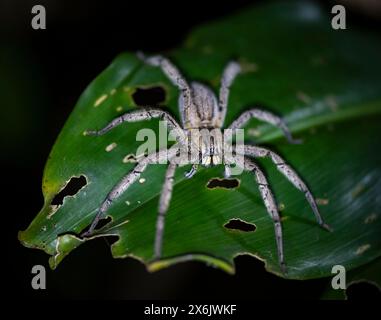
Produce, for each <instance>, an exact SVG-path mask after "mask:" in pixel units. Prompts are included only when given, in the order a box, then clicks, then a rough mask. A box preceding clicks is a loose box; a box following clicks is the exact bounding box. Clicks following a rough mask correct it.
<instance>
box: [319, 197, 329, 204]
mask: <svg viewBox="0 0 381 320" xmlns="http://www.w3.org/2000/svg"><path fill="white" fill-rule="evenodd" d="M316 203H317V204H318V205H320V206H326V205H327V204H328V203H329V199H323V198H318V199H316Z"/></svg>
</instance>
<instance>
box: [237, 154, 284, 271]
mask: <svg viewBox="0 0 381 320" xmlns="http://www.w3.org/2000/svg"><path fill="white" fill-rule="evenodd" d="M244 166H245V170H246V171H250V172H253V173H254V175H255V179H256V181H257V183H258V185H259V191H260V193H261V197H262V199H263V202H264V204H265V206H266V209H267V212H268V213H269V215H270V217H271V219H272V220H273V222H274V229H275V239H276V244H277V252H278V259H279V264H280V267H281V270H282V272H284V273H285V272H286V264H285V261H284V252H283V236H282V225H281V222H280V216H279V212H278V207H277V205H276V202H275V199H274V196H273V194H272V192H271V190H270V187H269V184H268V182H267V179H266V177H265V175H264V174H263V172H262V170H261V169H260V168H259V167H258V166H257V165H256V164H255V163H254V162H252V161H251V160H249V159H247V158H245V164H244Z"/></svg>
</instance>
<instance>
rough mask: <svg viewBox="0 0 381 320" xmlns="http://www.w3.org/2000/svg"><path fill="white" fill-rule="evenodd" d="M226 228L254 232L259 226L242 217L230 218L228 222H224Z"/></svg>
mask: <svg viewBox="0 0 381 320" xmlns="http://www.w3.org/2000/svg"><path fill="white" fill-rule="evenodd" d="M224 227H225V228H226V229H230V230H238V231H243V232H253V231H255V229H257V227H256V226H255V225H254V224H252V223H249V222H246V221H243V220H241V219H230V220H229V222H228V223H225V224H224Z"/></svg>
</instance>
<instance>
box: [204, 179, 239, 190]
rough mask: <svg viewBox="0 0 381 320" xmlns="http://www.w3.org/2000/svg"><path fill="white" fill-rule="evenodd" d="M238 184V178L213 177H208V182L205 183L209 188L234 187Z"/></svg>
mask: <svg viewBox="0 0 381 320" xmlns="http://www.w3.org/2000/svg"><path fill="white" fill-rule="evenodd" d="M238 186H239V180H238V179H219V178H214V179H210V180H209V181H208V184H207V185H206V187H207V188H209V189H214V188H225V189H234V188H237V187H238Z"/></svg>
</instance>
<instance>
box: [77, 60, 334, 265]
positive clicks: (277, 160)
mask: <svg viewBox="0 0 381 320" xmlns="http://www.w3.org/2000/svg"><path fill="white" fill-rule="evenodd" d="M138 56H139V58H140V59H142V60H143V61H144V62H145V63H147V64H148V65H151V66H156V67H160V68H161V69H162V71H163V72H164V74H165V75H166V76H167V77H168V79H169V80H170V81H171V82H172V83H173V84H174V85H175V86H177V87H178V89H179V90H180V96H179V110H180V114H181V126H180V124H179V123H178V122H177V121H176V120H175V119H174V118H173V117H172V116H171V115H170V114H169V113H167V112H166V111H164V110H162V109H160V108H153V107H148V108H141V109H139V110H135V111H132V112H128V113H126V114H124V115H122V116H120V117H118V118H115V119H114V120H113V121H111V122H110V123H109V124H108V125H107V126H106V127H104V128H103V129H101V130H99V131H86V134H87V135H103V134H105V133H106V132H108V131H109V130H111V129H113V128H115V127H116V126H118V125H120V124H122V123H124V122H137V121H141V120H149V119H153V118H159V119H163V120H164V121H165V123H166V125H167V126H168V128H169V129H171V130H172V131H174V132H175V135H176V137H177V144H176V145H177V146H178V147H177V149H176V148H170V149H161V150H159V151H158V152H156V153H152V154H149V155H148V156H146V157H143V158H142V159H140V160H138V162H137V165H136V166H135V168H134V169H133V170H132V171H131V172H129V173H128V174H127V175H126V176H125V177H124V178H123V179H122V180H121V181H120V182H119V183H118V184H117V185H116V186H115V187H114V188H113V189H112V190H111V191H110V192H109V194H108V195H107V197H106V199H105V200H104V201H103V203H102V205H101V206H100V208H99V209H98V212H97V215H96V217H95V218H94V220H93V221H92V224H91V226H90V228H89V229H88V231H87V232H85V233H84V236H90V235H91V234H92V233H93V232H94V229H95V227H96V225H97V224H98V222H99V220H100V219H101V218H103V217H104V215H105V213H106V212H107V210H108V208H109V207H110V206H111V204H112V202H113V201H114V200H115V199H116V198H118V197H119V196H120V195H121V194H122V193H123V192H125V191H126V190H127V189H128V188H129V187H130V186H131V185H132V184H133V183H134V182H135V181H136V180H137V179H139V177H140V175H141V173H142V172H143V171H144V170H145V169H146V168H147V165H148V164H152V163H157V161H158V160H159V161H162V160H163V159H167V160H168V162H169V164H168V168H167V171H166V174H165V181H164V185H163V188H162V192H161V197H160V201H159V208H158V217H157V223H156V236H155V243H154V259H159V258H160V257H161V252H162V241H163V232H164V218H165V214H166V212H167V210H168V207H169V203H170V199H171V195H172V188H173V180H174V174H175V170H176V167H177V166H178V165H179V162H178V161H177V160H176V159H177V158H176V156H177V155H178V153H179V150H180V149H182V150H185V152H186V155H187V156H189V155H190V154H195V155H196V156H195V157H193V158H192V160H190V159H189V157H187V159H188V164H193V165H192V168H191V170H190V171H189V172H187V173H186V177H187V178H191V177H192V176H193V175H194V174H195V173H196V172H197V165H198V164H200V165H202V166H204V167H209V166H213V165H217V164H223V165H224V166H225V174H226V175H229V172H230V166H231V165H232V164H235V165H237V164H238V163H237V162H236V161H235V158H234V157H233V156H232V155H227V152H225V151H226V149H228V147H227V146H226V144H225V142H224V141H223V140H222V139H219V138H213V137H212V139H211V140H208V139H204V138H203V137H201V138H200V136H197V138H196V139H192V138H191V134H190V133H191V132H193V131H197V130H199V129H200V130H201V129H204V130H206V131H208V132H210V131H213V130H214V131H216V130H217V132H222V128H223V126H224V119H225V115H226V111H227V103H228V97H229V90H230V87H231V85H232V83H233V81H234V79H235V78H236V76H237V75H238V74H239V73H240V72H241V66H240V65H239V64H238V63H237V62H230V63H229V64H228V65H227V66H226V68H225V70H224V72H223V75H222V79H221V88H220V92H219V101H217V98H216V96H215V94H214V93H213V92H212V90H211V89H209V88H208V87H207V86H205V85H203V84H200V83H197V82H191V83H190V84H188V82H187V81H186V80H185V78H184V77H183V76H182V75H181V73H180V72H179V70H178V69H177V68H176V67H175V66H174V65H173V64H172V63H171V62H170V61H169V60H168V59H166V58H164V57H162V56H152V57H148V58H146V57H145V56H143V55H142V54H139V55H138ZM251 118H256V119H258V120H261V121H264V122H267V123H270V124H272V125H274V126H277V127H278V128H280V129H281V130H282V131H283V133H284V135H285V137H286V138H287V140H288V141H289V142H290V143H297V141H296V140H294V139H293V138H292V136H291V133H290V131H289V129H288V128H287V126H286V124H285V122H284V121H283V120H282V119H281V118H279V117H278V116H276V115H274V114H272V113H270V112H268V111H264V110H260V109H250V110H247V111H245V112H243V113H242V114H241V115H240V116H239V117H238V118H237V119H236V120H235V121H233V123H232V124H230V126H229V127H228V129H232V130H236V129H239V128H242V127H243V126H244V125H245V124H247V122H248V121H249V120H250V119H251ZM233 149H234V150H233V153H237V154H239V155H240V156H241V157H242V159H243V161H242V162H241V166H242V169H243V170H245V171H250V172H253V174H254V176H255V179H256V181H257V183H258V185H259V191H260V194H261V197H262V199H263V201H264V204H265V206H266V209H267V212H268V213H269V215H270V217H271V218H272V220H273V222H274V227H275V236H276V244H277V252H278V259H279V264H280V266H281V269H282V271H283V272H285V270H286V268H285V261H284V253H283V237H282V226H281V222H280V216H279V212H278V208H277V205H276V202H275V199H274V196H273V194H272V192H271V190H270V187H269V184H268V182H267V179H266V177H265V175H264V174H263V172H262V170H261V169H260V168H259V167H258V166H257V165H256V164H255V163H254V162H253V161H252V160H251V159H250V158H263V157H268V158H270V159H271V160H272V162H273V163H274V164H275V165H276V166H277V169H278V170H279V171H280V172H281V173H282V174H283V175H284V176H285V177H286V178H287V179H288V180H289V181H290V182H291V183H292V184H293V185H294V186H295V187H296V188H297V189H299V190H300V191H302V192H303V193H304V194H305V197H306V199H307V201H308V202H309V204H310V206H311V208H312V210H313V212H314V214H315V217H316V219H317V222H318V224H319V225H320V226H321V227H323V228H324V229H327V230H330V228H329V226H328V225H327V224H325V223H324V221H323V219H322V217H321V216H320V213H319V211H318V208H317V205H316V202H315V199H314V197H313V196H312V194H311V192H310V191H309V189H308V188H307V186H306V185H305V183H304V182H303V181H302V179H301V178H300V177H299V176H298V175H297V173H296V172H295V171H294V170H293V169H292V168H291V167H290V166H289V165H288V164H286V163H285V161H284V160H283V159H282V158H281V157H280V156H279V155H277V154H276V153H274V152H273V151H271V150H268V149H266V148H263V147H258V146H251V145H245V146H244V147H243V148H242V149H241V150H240V151H239V150H238V148H234V147H233Z"/></svg>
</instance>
